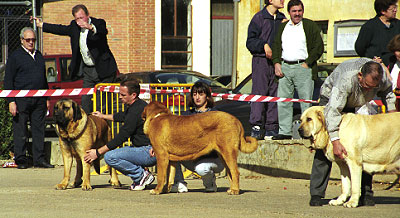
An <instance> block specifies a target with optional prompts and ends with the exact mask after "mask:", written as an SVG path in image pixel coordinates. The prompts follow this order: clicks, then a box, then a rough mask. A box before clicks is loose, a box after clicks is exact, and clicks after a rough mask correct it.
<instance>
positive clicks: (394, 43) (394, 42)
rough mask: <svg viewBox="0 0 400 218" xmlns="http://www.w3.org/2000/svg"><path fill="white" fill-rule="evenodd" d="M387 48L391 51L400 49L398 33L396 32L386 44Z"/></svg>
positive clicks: (399, 35)
mask: <svg viewBox="0 0 400 218" xmlns="http://www.w3.org/2000/svg"><path fill="white" fill-rule="evenodd" d="M387 48H388V50H389V51H391V52H393V53H394V52H395V51H400V34H397V35H395V36H394V37H393V39H391V40H390V41H389V43H388V45H387Z"/></svg>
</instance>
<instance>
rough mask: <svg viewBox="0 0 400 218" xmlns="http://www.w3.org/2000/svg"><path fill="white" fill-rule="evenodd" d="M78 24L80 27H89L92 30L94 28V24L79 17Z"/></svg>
mask: <svg viewBox="0 0 400 218" xmlns="http://www.w3.org/2000/svg"><path fill="white" fill-rule="evenodd" d="M76 24H78V26H79V27H80V28H85V29H89V30H92V29H93V27H92V25H90V24H89V23H86V22H85V21H83V20H82V19H77V20H76Z"/></svg>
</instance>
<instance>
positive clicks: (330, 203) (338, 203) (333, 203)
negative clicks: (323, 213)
mask: <svg viewBox="0 0 400 218" xmlns="http://www.w3.org/2000/svg"><path fill="white" fill-rule="evenodd" d="M329 205H331V206H340V205H343V202H342V201H338V200H330V201H329Z"/></svg>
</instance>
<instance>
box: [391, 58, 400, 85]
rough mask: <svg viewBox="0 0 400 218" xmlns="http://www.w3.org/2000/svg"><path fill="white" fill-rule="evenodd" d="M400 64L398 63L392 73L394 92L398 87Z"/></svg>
mask: <svg viewBox="0 0 400 218" xmlns="http://www.w3.org/2000/svg"><path fill="white" fill-rule="evenodd" d="M399 65H400V62H399V61H396V63H395V64H394V66H393V69H392V72H390V76H392V84H393V85H392V90H395V89H396V88H400V87H397V80H398V79H399V72H400V67H399Z"/></svg>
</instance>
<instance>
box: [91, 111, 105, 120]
mask: <svg viewBox="0 0 400 218" xmlns="http://www.w3.org/2000/svg"><path fill="white" fill-rule="evenodd" d="M91 114H92V115H93V116H96V117H98V118H101V119H103V115H104V114H102V113H100V112H99V111H95V112H92V113H91Z"/></svg>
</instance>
